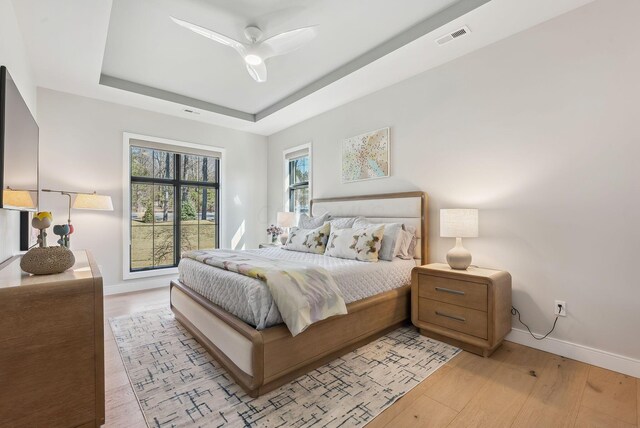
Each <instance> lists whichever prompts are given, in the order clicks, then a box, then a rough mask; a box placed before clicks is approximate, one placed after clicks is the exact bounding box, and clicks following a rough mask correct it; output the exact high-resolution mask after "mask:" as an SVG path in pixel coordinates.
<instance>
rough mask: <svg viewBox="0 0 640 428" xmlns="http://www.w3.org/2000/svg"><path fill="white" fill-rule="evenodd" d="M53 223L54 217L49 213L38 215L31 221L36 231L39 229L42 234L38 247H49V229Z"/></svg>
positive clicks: (39, 236) (44, 212)
mask: <svg viewBox="0 0 640 428" xmlns="http://www.w3.org/2000/svg"><path fill="white" fill-rule="evenodd" d="M52 222H53V216H52V215H51V213H50V212H48V211H43V212H39V213H36V215H34V216H33V219H32V220H31V226H33V228H34V229H38V230H39V231H40V234H39V235H38V246H39V247H40V248H44V247H46V246H47V232H46V230H47V228H48V227H49V226H51V223H52Z"/></svg>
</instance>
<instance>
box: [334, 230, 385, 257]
mask: <svg viewBox="0 0 640 428" xmlns="http://www.w3.org/2000/svg"><path fill="white" fill-rule="evenodd" d="M383 235H384V225H375V226H370V227H366V228H364V229H335V230H332V231H331V235H330V236H329V241H328V242H327V250H326V251H325V253H324V255H325V256H329V257H339V258H342V259H352V260H360V261H363V262H377V261H378V252H379V251H380V245H381V244H382V236H383Z"/></svg>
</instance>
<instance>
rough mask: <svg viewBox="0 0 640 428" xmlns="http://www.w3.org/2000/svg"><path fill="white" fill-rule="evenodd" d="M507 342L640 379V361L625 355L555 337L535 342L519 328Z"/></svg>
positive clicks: (513, 331)
mask: <svg viewBox="0 0 640 428" xmlns="http://www.w3.org/2000/svg"><path fill="white" fill-rule="evenodd" d="M506 340H508V341H510V342H515V343H519V344H521V345H525V346H528V347H530V348H536V349H540V350H541V351H546V352H551V353H552V354H556V355H562V356H563V357H567V358H571V359H573V360H578V361H582V362H583V363H588V364H592V365H594V366H598V367H602V368H605V369H609V370H613V371H616V372H619V373H624V374H626V375H629V376H634V377H640V360H636V359H633V358H629V357H625V356H623V355H618V354H613V353H611V352H607V351H602V350H600V349H594V348H590V347H588V346H584V345H579V344H577V343H571V342H567V341H565V340H560V339H554V338H553V337H547V338H546V339H544V340H535V339H534V338H533V337H531V335H529V333H528V332H527V331H525V330H520V329H517V328H514V329H511V333H509V334H508V335H507V337H506Z"/></svg>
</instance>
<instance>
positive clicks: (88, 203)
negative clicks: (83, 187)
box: [42, 189, 113, 248]
mask: <svg viewBox="0 0 640 428" xmlns="http://www.w3.org/2000/svg"><path fill="white" fill-rule="evenodd" d="M42 191H43V192H49V193H60V194H61V195H64V196H67V197H68V198H69V212H68V216H67V224H68V225H69V232H68V235H66V237H63V238H62V239H63V241H64V243H65V246H66V247H67V248H68V247H69V245H70V243H69V240H70V238H69V235H71V234H72V233H73V232H74V228H73V225H72V224H71V208H73V209H76V210H95V211H113V203H112V202H111V196H106V195H99V194H97V193H96V192H93V193H81V192H72V191H70V190H51V189H42ZM72 195H75V196H76V200H75V201H74V202H73V204H71V201H72Z"/></svg>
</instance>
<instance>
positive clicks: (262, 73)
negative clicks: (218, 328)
mask: <svg viewBox="0 0 640 428" xmlns="http://www.w3.org/2000/svg"><path fill="white" fill-rule="evenodd" d="M171 19H172V20H173V22H175V23H176V24H178V25H180V26H182V27H185V28H188V29H189V30H191V31H193V32H194V33H197V34H200V35H201V36H204V37H206V38H208V39H211V40H213V41H216V42H218V43H221V44H223V45H226V46H229V47H231V48H233V49H235V50H236V52H238V53H239V54H240V56H241V57H242V59H243V60H244V62H245V63H246V66H247V71H248V72H249V75H250V76H251V77H253V79H254V80H255V81H256V82H266V81H267V66H266V65H265V63H264V61H265V60H266V59H268V58H271V57H274V56H278V55H284V54H286V53H289V52H292V51H294V50H296V49H298V48H300V47H301V46H302V45H304V44H305V43H307V42H309V41H310V40H311V39H313V38H314V37H315V36H316V34H318V30H317V27H315V26H312V27H303V28H298V29H296V30H291V31H285V32H284V33H280V34H277V35H275V36H272V37H269V38H268V39H266V40H264V41H260V40H261V39H262V30H261V29H260V28H258V27H256V26H253V25H251V26H248V27H246V28H245V29H244V35H245V37H246V38H247V40H248V43H243V42H239V41H237V40H234V39H232V38H230V37H227V36H225V35H223V34H220V33H217V32H215V31H213V30H209V29H207V28H204V27H200V26H198V25H195V24H192V23H190V22H187V21H183V20H181V19H178V18H174V17H173V16H172V17H171Z"/></svg>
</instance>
